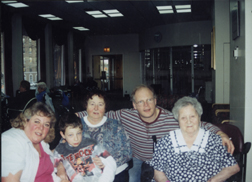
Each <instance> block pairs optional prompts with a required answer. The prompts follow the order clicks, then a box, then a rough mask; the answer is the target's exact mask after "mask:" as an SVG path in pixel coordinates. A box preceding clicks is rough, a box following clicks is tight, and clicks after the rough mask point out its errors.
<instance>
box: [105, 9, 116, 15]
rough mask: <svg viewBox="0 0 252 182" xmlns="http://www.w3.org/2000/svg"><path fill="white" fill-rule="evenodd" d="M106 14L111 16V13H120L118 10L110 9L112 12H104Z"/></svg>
mask: <svg viewBox="0 0 252 182" xmlns="http://www.w3.org/2000/svg"><path fill="white" fill-rule="evenodd" d="M103 12H104V13H107V14H110V13H119V11H118V10H116V9H110V10H103Z"/></svg>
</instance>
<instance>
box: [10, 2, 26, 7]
mask: <svg viewBox="0 0 252 182" xmlns="http://www.w3.org/2000/svg"><path fill="white" fill-rule="evenodd" d="M7 5H8V6H12V7H14V8H24V7H29V6H28V5H26V4H24V3H11V4H7Z"/></svg>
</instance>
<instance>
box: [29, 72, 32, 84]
mask: <svg viewBox="0 0 252 182" xmlns="http://www.w3.org/2000/svg"><path fill="white" fill-rule="evenodd" d="M29 82H30V83H33V77H32V74H30V75H29Z"/></svg>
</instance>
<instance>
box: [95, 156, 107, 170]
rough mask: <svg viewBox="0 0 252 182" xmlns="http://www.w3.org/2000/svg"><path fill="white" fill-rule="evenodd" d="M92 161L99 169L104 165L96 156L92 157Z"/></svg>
mask: <svg viewBox="0 0 252 182" xmlns="http://www.w3.org/2000/svg"><path fill="white" fill-rule="evenodd" d="M93 161H94V163H95V165H97V166H98V167H99V168H100V169H103V168H104V167H105V166H104V164H103V163H102V161H101V159H100V158H99V157H98V156H95V157H94V158H93Z"/></svg>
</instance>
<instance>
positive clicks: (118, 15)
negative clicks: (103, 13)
mask: <svg viewBox="0 0 252 182" xmlns="http://www.w3.org/2000/svg"><path fill="white" fill-rule="evenodd" d="M108 15H109V16H110V17H121V16H123V14H121V13H111V14H108Z"/></svg>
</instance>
